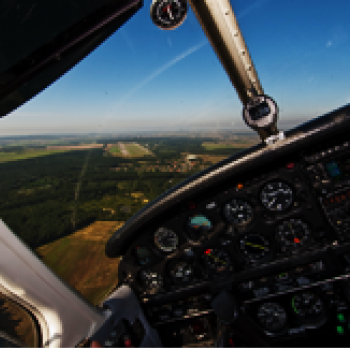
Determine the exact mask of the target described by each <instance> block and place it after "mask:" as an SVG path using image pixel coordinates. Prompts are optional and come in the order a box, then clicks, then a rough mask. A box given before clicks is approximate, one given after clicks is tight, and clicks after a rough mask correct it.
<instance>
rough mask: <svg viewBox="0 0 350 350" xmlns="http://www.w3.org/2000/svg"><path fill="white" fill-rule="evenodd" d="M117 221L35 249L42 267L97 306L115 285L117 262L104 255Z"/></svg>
mask: <svg viewBox="0 0 350 350" xmlns="http://www.w3.org/2000/svg"><path fill="white" fill-rule="evenodd" d="M122 225H123V223H122V222H117V221H96V222H94V223H93V224H91V225H89V226H87V227H85V228H84V229H82V230H79V231H77V232H76V233H74V234H72V235H69V236H67V237H64V238H61V239H58V240H56V241H54V242H52V243H49V244H47V245H44V246H41V247H39V248H38V249H37V253H38V255H39V256H40V257H41V258H42V260H43V261H44V262H45V264H46V265H47V266H48V267H50V268H51V269H52V270H53V271H54V272H55V273H56V274H57V275H58V276H59V277H61V278H62V279H63V280H64V281H65V282H67V283H68V284H69V285H70V286H72V287H73V288H75V289H76V290H77V291H78V292H79V293H80V294H81V295H83V297H85V298H86V299H87V300H88V301H89V302H91V303H92V304H94V305H98V304H99V303H100V302H101V301H102V300H103V298H104V297H105V296H106V295H107V294H108V292H109V291H111V290H112V289H113V288H114V287H115V286H116V284H117V282H118V265H119V259H109V258H107V257H106V256H105V244H106V242H107V240H108V239H109V237H110V236H111V235H112V234H113V233H114V231H115V230H117V229H118V228H120V227H121V226H122Z"/></svg>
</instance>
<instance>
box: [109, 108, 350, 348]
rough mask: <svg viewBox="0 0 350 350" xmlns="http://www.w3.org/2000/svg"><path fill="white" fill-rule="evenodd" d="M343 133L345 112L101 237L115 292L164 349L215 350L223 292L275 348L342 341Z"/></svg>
mask: <svg viewBox="0 0 350 350" xmlns="http://www.w3.org/2000/svg"><path fill="white" fill-rule="evenodd" d="M349 126H350V109H349V107H344V108H342V109H340V110H338V111H335V112H332V113H330V114H329V115H326V116H323V117H322V118H318V119H316V120H314V121H311V122H309V123H308V124H305V125H302V126H301V127H299V128H297V129H294V130H292V131H291V132H289V134H287V135H286V136H287V137H286V139H285V140H284V141H281V143H280V144H274V145H269V146H264V145H262V144H260V145H257V146H255V147H253V148H252V149H250V150H248V151H244V152H245V153H243V154H239V155H237V156H234V157H232V158H229V159H228V160H226V161H224V162H222V163H221V164H218V165H217V166H214V167H212V168H209V169H207V170H205V171H204V172H202V173H200V174H199V175H196V177H195V178H192V179H190V180H188V181H187V182H185V183H182V184H180V185H179V186H177V187H176V188H175V189H173V190H172V191H169V192H168V193H166V194H165V195H164V196H162V197H161V198H160V199H158V200H157V201H156V202H154V203H151V204H150V205H149V206H148V207H146V208H145V209H144V210H143V211H142V212H141V213H140V214H138V217H136V218H134V219H133V220H132V221H130V222H129V223H126V225H125V226H124V228H122V229H121V231H120V232H117V233H116V234H115V236H114V237H112V239H111V240H110V242H109V244H108V245H107V254H108V255H110V256H111V255H118V254H120V253H121V254H122V257H121V263H120V268H119V271H118V276H119V285H121V284H128V285H129V286H131V287H132V289H133V290H134V291H135V293H136V294H137V295H138V296H139V298H140V301H141V304H142V307H143V309H144V312H145V314H146V315H147V317H148V318H149V320H150V322H151V324H152V325H153V326H154V327H155V328H156V329H158V330H159V334H160V336H161V338H162V341H163V344H164V346H210V345H214V340H215V334H216V321H215V315H214V314H213V310H212V307H211V302H212V300H213V298H214V297H215V295H217V294H218V293H219V292H220V291H222V290H230V291H231V292H232V293H234V295H235V296H236V297H237V298H238V300H239V301H240V305H241V308H244V310H245V311H246V312H247V313H248V314H249V315H250V316H251V318H252V319H253V320H254V322H256V324H257V325H258V327H260V328H261V330H262V331H263V332H264V333H265V334H266V335H267V336H268V337H270V338H271V339H272V341H273V342H276V344H279V345H281V346H283V344H285V346H308V345H310V344H312V345H310V346H325V345H326V344H327V346H332V341H335V340H334V339H335V338H337V340H336V341H339V337H340V338H341V337H342V336H343V339H345V337H344V336H345V335H346V334H348V333H349V331H350V312H349V309H348V308H349V302H350V280H348V278H349V277H350V275H349V273H350V137H349V135H348V133H347V132H346V130H348V127H349ZM126 235H128V238H127V239H126V238H125V237H126ZM130 237H132V241H130ZM118 243H119V245H118ZM112 247H118V248H112ZM113 249H114V250H113ZM325 334H327V337H326V336H325ZM340 340H341V339H340ZM286 341H288V342H286ZM310 342H311V343H310ZM317 344H319V345H317ZM337 344H338V343H337ZM243 345H244V344H243Z"/></svg>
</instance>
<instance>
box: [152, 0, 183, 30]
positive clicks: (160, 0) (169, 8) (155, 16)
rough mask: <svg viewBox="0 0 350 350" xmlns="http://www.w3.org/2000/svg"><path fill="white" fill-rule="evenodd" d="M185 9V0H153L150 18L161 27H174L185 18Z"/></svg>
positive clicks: (166, 28)
mask: <svg viewBox="0 0 350 350" xmlns="http://www.w3.org/2000/svg"><path fill="white" fill-rule="evenodd" d="M187 10H188V6H187V0H153V2H152V5H151V19H152V21H153V23H154V24H155V25H156V26H157V27H159V28H161V29H165V30H169V29H175V28H177V27H178V26H179V25H181V24H182V23H183V22H184V20H185V19H186V16H187Z"/></svg>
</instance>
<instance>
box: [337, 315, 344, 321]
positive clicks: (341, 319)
mask: <svg viewBox="0 0 350 350" xmlns="http://www.w3.org/2000/svg"><path fill="white" fill-rule="evenodd" d="M337 318H338V320H339V321H340V322H345V316H344V314H338V315H337Z"/></svg>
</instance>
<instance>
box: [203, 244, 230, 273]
mask: <svg viewBox="0 0 350 350" xmlns="http://www.w3.org/2000/svg"><path fill="white" fill-rule="evenodd" d="M202 259H203V263H204V265H205V267H206V268H207V270H208V272H210V273H216V274H223V273H225V272H227V271H228V270H229V268H230V267H231V266H232V262H231V259H230V256H229V255H228V253H227V252H226V251H225V250H222V249H215V248H214V249H206V250H205V251H204V252H203V255H202Z"/></svg>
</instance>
